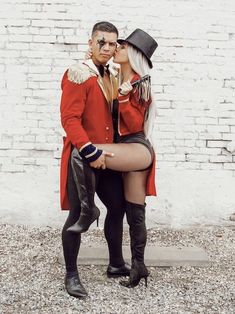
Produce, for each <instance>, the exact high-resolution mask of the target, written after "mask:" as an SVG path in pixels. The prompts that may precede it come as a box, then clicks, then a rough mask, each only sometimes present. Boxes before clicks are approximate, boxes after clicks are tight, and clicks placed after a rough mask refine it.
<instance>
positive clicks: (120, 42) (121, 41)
mask: <svg viewBox="0 0 235 314" xmlns="http://www.w3.org/2000/svg"><path fill="white" fill-rule="evenodd" d="M117 42H118V43H119V44H120V45H121V44H123V43H128V44H130V45H131V46H133V47H135V49H137V50H139V51H141V52H142V54H143V55H144V56H145V58H146V59H147V61H148V64H149V66H150V68H151V69H152V67H153V64H152V61H151V60H150V59H149V58H148V57H147V56H146V54H145V53H144V52H143V51H142V50H141V49H140V48H138V47H137V46H135V45H133V44H132V43H131V42H129V41H128V40H125V39H118V40H117Z"/></svg>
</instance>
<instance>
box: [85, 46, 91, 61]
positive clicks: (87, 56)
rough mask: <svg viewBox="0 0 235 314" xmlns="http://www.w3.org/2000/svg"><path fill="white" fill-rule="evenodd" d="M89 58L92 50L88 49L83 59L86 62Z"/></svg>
mask: <svg viewBox="0 0 235 314" xmlns="http://www.w3.org/2000/svg"><path fill="white" fill-rule="evenodd" d="M91 57H92V49H91V48H89V49H88V50H87V51H86V54H85V59H86V60H88V59H91Z"/></svg>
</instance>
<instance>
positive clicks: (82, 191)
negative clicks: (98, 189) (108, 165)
mask: <svg viewBox="0 0 235 314" xmlns="http://www.w3.org/2000/svg"><path fill="white" fill-rule="evenodd" d="M71 166H72V172H73V177H74V181H75V183H76V187H77V190H78V196H79V200H80V202H81V214H80V217H79V220H78V221H77V222H75V224H74V225H72V226H71V227H69V228H68V229H67V231H71V232H77V233H82V232H86V231H87V230H88V229H89V227H90V225H91V224H92V223H93V222H94V221H95V220H97V225H98V218H99V216H100V210H99V208H98V207H96V205H95V203H94V196H95V174H94V172H93V170H92V169H91V167H90V166H89V164H88V163H87V162H86V161H85V160H83V159H82V158H81V156H80V155H79V153H78V151H77V149H73V151H72V154H71Z"/></svg>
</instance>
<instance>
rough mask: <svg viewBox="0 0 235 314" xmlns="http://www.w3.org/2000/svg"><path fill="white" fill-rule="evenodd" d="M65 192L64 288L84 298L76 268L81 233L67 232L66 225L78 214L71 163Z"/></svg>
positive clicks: (77, 200)
mask: <svg viewBox="0 0 235 314" xmlns="http://www.w3.org/2000/svg"><path fill="white" fill-rule="evenodd" d="M67 192H68V199H69V204H70V211H69V215H68V218H67V220H66V222H65V224H64V227H63V231H62V245H63V252H64V260H65V267H66V275H65V288H66V290H67V292H68V294H70V295H72V296H74V297H76V298H84V297H86V296H87V291H86V289H85V288H84V286H83V284H82V282H81V280H80V278H79V273H78V269H77V257H78V252H79V248H80V243H81V234H80V233H72V232H67V229H68V227H70V226H71V225H72V224H74V223H75V221H77V220H78V218H79V216H80V201H79V199H78V193H77V189H76V185H75V182H74V179H73V175H72V169H71V164H69V165H68V180H67Z"/></svg>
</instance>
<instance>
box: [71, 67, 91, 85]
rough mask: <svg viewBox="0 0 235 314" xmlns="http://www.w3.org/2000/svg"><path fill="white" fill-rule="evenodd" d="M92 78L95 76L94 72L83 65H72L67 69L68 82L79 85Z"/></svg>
mask: <svg viewBox="0 0 235 314" xmlns="http://www.w3.org/2000/svg"><path fill="white" fill-rule="evenodd" d="M92 76H95V74H94V72H93V71H92V70H91V69H90V68H89V67H88V66H87V65H85V64H83V63H76V64H73V65H71V66H70V67H69V69H68V80H69V81H71V82H74V83H76V84H81V83H83V82H85V81H86V80H88V79H89V78H90V77H92Z"/></svg>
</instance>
